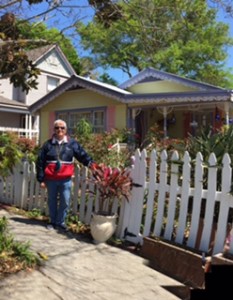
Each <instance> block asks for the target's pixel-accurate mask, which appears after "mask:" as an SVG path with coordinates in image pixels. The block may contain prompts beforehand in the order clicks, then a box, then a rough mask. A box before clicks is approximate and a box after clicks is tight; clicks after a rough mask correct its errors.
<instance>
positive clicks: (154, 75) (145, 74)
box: [119, 68, 224, 90]
mask: <svg viewBox="0 0 233 300" xmlns="http://www.w3.org/2000/svg"><path fill="white" fill-rule="evenodd" d="M159 80H164V81H172V82H177V83H180V84H182V85H185V86H189V87H194V88H198V89H199V90H224V89H223V88H220V87H216V86H214V85H211V84H207V83H202V82H198V81H195V80H192V79H188V78H184V77H181V76H178V75H175V74H171V73H168V72H163V71H159V70H156V69H154V68H146V69H144V70H143V71H141V72H139V73H138V74H137V75H135V76H134V77H132V78H130V79H129V80H127V81H125V82H124V83H122V84H120V85H119V88H121V89H128V88H130V87H131V86H134V85H136V84H139V83H145V82H151V81H159Z"/></svg>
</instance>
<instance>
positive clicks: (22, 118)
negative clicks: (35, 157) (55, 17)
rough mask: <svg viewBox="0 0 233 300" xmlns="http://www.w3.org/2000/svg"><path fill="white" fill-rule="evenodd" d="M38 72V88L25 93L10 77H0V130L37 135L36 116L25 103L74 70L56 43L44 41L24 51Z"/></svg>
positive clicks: (54, 85)
mask: <svg viewBox="0 0 233 300" xmlns="http://www.w3.org/2000/svg"><path fill="white" fill-rule="evenodd" d="M27 55H28V58H29V59H30V60H32V61H33V63H35V64H36V66H37V67H38V68H39V69H40V71H41V74H40V75H39V77H38V88H37V89H32V90H30V91H29V93H28V94H26V93H25V92H23V91H22V89H21V88H20V87H14V86H13V84H11V83H10V80H9V79H1V80H0V91H1V96H0V131H3V132H4V131H7V130H10V131H15V132H18V133H19V135H24V136H26V137H33V136H36V135H37V136H38V127H39V119H38V117H37V118H34V117H32V116H31V114H30V111H29V109H28V107H29V106H30V105H32V104H33V103H35V102H36V101H38V100H39V99H40V98H41V97H43V96H45V95H46V94H48V93H49V92H50V91H52V90H53V89H54V88H56V87H57V86H59V85H60V84H62V83H63V82H64V81H66V80H67V79H68V78H69V77H70V76H72V75H74V74H75V71H74V69H73V68H72V66H71V65H70V63H69V62H68V60H67V59H66V57H65V55H64V54H63V52H62V51H61V49H60V47H59V46H58V45H47V46H43V47H40V48H37V49H33V50H30V51H28V52H27Z"/></svg>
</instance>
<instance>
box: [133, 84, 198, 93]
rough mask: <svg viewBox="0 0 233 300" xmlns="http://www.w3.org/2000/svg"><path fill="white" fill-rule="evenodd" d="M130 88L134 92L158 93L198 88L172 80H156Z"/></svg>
mask: <svg viewBox="0 0 233 300" xmlns="http://www.w3.org/2000/svg"><path fill="white" fill-rule="evenodd" d="M128 90H129V91H130V92H132V93H134V94H150V93H153V94H156V93H164V92H166V93H171V92H187V91H196V90H197V89H194V88H191V87H189V86H184V85H182V84H178V83H175V82H171V81H154V82H145V83H139V84H135V85H134V86H131V87H130V88H129V89H128Z"/></svg>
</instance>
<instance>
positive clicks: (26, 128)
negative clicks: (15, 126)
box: [25, 114, 29, 138]
mask: <svg viewBox="0 0 233 300" xmlns="http://www.w3.org/2000/svg"><path fill="white" fill-rule="evenodd" d="M28 122H29V120H28V114H26V115H25V136H26V138H28Z"/></svg>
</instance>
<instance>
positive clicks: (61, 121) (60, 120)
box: [54, 119, 67, 128]
mask: <svg viewBox="0 0 233 300" xmlns="http://www.w3.org/2000/svg"><path fill="white" fill-rule="evenodd" d="M58 123H63V124H64V127H65V128H67V124H66V122H65V121H64V120H62V119H57V120H56V121H54V127H55V126H56V125H57V124H58Z"/></svg>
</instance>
